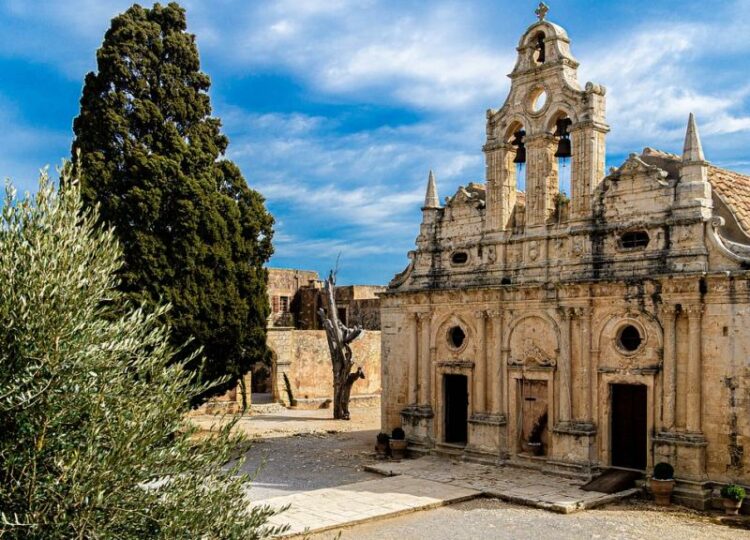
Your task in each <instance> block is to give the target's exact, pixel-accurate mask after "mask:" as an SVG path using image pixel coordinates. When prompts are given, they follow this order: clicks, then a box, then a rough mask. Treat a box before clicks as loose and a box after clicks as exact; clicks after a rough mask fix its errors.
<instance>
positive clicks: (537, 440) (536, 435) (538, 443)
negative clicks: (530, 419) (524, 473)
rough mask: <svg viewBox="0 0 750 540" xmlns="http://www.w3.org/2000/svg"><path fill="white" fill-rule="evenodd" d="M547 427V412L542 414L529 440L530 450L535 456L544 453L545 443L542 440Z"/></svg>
mask: <svg viewBox="0 0 750 540" xmlns="http://www.w3.org/2000/svg"><path fill="white" fill-rule="evenodd" d="M546 427H547V413H546V412H545V413H544V414H543V415H542V416H540V417H539V418H538V419H537V421H536V422H535V423H534V426H533V427H532V428H531V433H530V434H529V440H528V442H527V444H528V447H529V450H531V453H532V454H534V455H535V456H543V455H544V443H543V442H542V432H543V431H544V429H545V428H546Z"/></svg>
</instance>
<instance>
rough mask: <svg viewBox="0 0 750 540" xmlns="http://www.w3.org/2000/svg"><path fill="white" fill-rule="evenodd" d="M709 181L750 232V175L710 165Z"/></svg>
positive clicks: (746, 231)
mask: <svg viewBox="0 0 750 540" xmlns="http://www.w3.org/2000/svg"><path fill="white" fill-rule="evenodd" d="M708 181H709V182H710V183H711V187H712V188H713V189H714V193H716V194H717V195H718V196H719V197H721V200H722V201H724V204H726V205H727V206H728V207H729V209H730V210H731V211H732V213H733V214H734V216H735V217H736V218H737V221H738V222H739V224H740V227H742V230H743V231H744V232H745V233H746V234H750V176H746V175H744V174H740V173H738V172H734V171H728V170H727V169H720V168H719V167H714V166H713V165H709V166H708Z"/></svg>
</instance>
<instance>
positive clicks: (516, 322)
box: [503, 311, 560, 350]
mask: <svg viewBox="0 0 750 540" xmlns="http://www.w3.org/2000/svg"><path fill="white" fill-rule="evenodd" d="M530 318H539V319H542V320H543V321H544V322H546V323H548V324H549V325H550V326H551V327H552V328H553V329H554V332H555V339H556V343H557V347H556V350H559V348H560V328H559V326H558V324H557V321H555V319H553V318H552V317H550V315H549V314H548V313H545V312H544V311H532V312H530V313H524V314H523V315H520V316H518V317H516V318H514V319H512V320H511V321H510V323H509V324H508V331H507V332H506V333H505V336H503V348H504V349H508V348H509V347H510V340H511V336H512V335H513V332H514V330H515V329H516V327H517V326H518V325H519V324H520V323H521V322H523V321H524V320H525V319H530Z"/></svg>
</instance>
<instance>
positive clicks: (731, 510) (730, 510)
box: [722, 499, 742, 516]
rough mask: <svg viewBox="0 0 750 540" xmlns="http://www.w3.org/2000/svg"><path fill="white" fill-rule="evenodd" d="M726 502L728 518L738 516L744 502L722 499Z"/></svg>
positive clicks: (725, 507)
mask: <svg viewBox="0 0 750 540" xmlns="http://www.w3.org/2000/svg"><path fill="white" fill-rule="evenodd" d="M722 500H723V501H724V513H725V514H726V515H728V516H736V515H737V514H738V513H739V511H740V506H742V501H735V500H734V499H722Z"/></svg>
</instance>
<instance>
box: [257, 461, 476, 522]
mask: <svg viewBox="0 0 750 540" xmlns="http://www.w3.org/2000/svg"><path fill="white" fill-rule="evenodd" d="M479 495H481V493H480V492H479V491H477V490H475V489H471V488H469V487H464V486H459V485H446V484H445V483H442V482H435V481H433V480H429V479H425V478H415V477H413V476H409V475H406V474H403V475H399V476H390V477H388V478H380V479H377V480H368V481H366V482H358V483H356V484H347V485H344V486H338V487H333V488H325V489H317V490H314V491H306V492H303V493H295V494H293V495H285V496H282V497H274V498H271V499H266V500H259V501H254V502H253V505H254V506H265V505H267V506H270V507H272V508H283V507H285V506H289V509H288V510H286V511H285V512H282V513H280V514H277V515H275V516H273V517H272V518H271V519H270V523H269V524H270V525H284V524H286V525H289V526H290V529H289V530H288V531H287V532H286V533H285V534H284V535H282V536H284V537H294V536H298V535H301V534H305V533H312V532H321V531H325V530H328V529H334V528H338V527H343V526H349V525H354V524H357V523H362V522H365V521H370V520H372V519H378V518H383V517H394V516H397V515H400V514H404V513H408V512H414V511H417V510H424V509H428V508H435V507H438V506H442V505H445V504H452V503H456V502H460V501H465V500H468V499H472V498H474V497H478V496H479Z"/></svg>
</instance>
